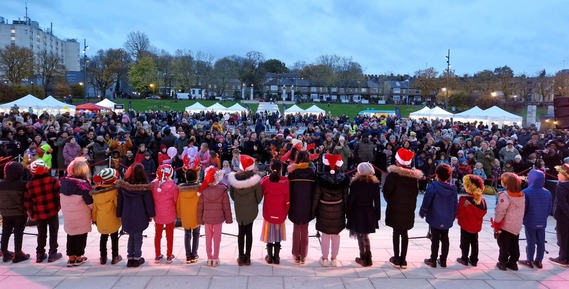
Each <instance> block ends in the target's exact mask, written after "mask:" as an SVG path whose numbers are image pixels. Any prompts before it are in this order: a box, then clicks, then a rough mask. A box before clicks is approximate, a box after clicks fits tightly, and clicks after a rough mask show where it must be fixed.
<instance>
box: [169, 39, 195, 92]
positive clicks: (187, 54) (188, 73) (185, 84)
mask: <svg viewBox="0 0 569 289" xmlns="http://www.w3.org/2000/svg"><path fill="white" fill-rule="evenodd" d="M172 69H173V74H174V80H175V82H176V89H179V90H180V91H181V92H186V91H188V90H189V89H190V88H191V87H192V85H194V83H195V77H196V74H195V67H194V56H193V54H192V51H191V50H180V49H178V50H176V53H175V56H174V59H173V64H172Z"/></svg>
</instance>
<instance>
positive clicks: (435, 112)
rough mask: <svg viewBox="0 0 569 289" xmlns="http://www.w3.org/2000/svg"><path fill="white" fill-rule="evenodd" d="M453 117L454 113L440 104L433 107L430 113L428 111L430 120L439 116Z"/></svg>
mask: <svg viewBox="0 0 569 289" xmlns="http://www.w3.org/2000/svg"><path fill="white" fill-rule="evenodd" d="M452 117H453V114H452V113H450V112H448V111H446V110H444V109H442V108H440V107H438V106H435V107H434V108H433V109H431V110H430V111H429V113H427V118H428V119H429V120H432V119H437V118H452Z"/></svg>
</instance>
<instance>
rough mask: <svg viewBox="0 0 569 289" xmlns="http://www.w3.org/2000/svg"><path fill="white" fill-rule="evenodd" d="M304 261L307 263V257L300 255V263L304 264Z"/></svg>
mask: <svg viewBox="0 0 569 289" xmlns="http://www.w3.org/2000/svg"><path fill="white" fill-rule="evenodd" d="M304 263H306V257H300V262H299V264H300V265H304Z"/></svg>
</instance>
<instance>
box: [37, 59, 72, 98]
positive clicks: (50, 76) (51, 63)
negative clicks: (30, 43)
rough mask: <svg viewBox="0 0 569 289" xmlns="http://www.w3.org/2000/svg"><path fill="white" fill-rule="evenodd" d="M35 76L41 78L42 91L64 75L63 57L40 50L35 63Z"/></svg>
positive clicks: (46, 89)
mask: <svg viewBox="0 0 569 289" xmlns="http://www.w3.org/2000/svg"><path fill="white" fill-rule="evenodd" d="M35 73H36V76H37V77H38V78H39V79H40V80H41V83H42V85H43V89H44V91H46V92H48V87H49V86H50V85H51V84H53V82H54V81H55V80H57V79H61V78H64V77H65V65H63V58H61V57H60V56H59V55H57V54H55V53H53V52H47V50H45V49H44V50H42V51H40V52H39V53H38V55H37V58H36V65H35Z"/></svg>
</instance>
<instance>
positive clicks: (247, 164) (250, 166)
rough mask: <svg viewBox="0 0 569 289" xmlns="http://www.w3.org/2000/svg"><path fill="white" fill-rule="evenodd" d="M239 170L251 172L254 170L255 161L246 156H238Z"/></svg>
mask: <svg viewBox="0 0 569 289" xmlns="http://www.w3.org/2000/svg"><path fill="white" fill-rule="evenodd" d="M239 169H241V170H242V171H252V170H254V169H255V159H254V158H252V157H250V156H248V155H244V154H242V155H240V156H239Z"/></svg>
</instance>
